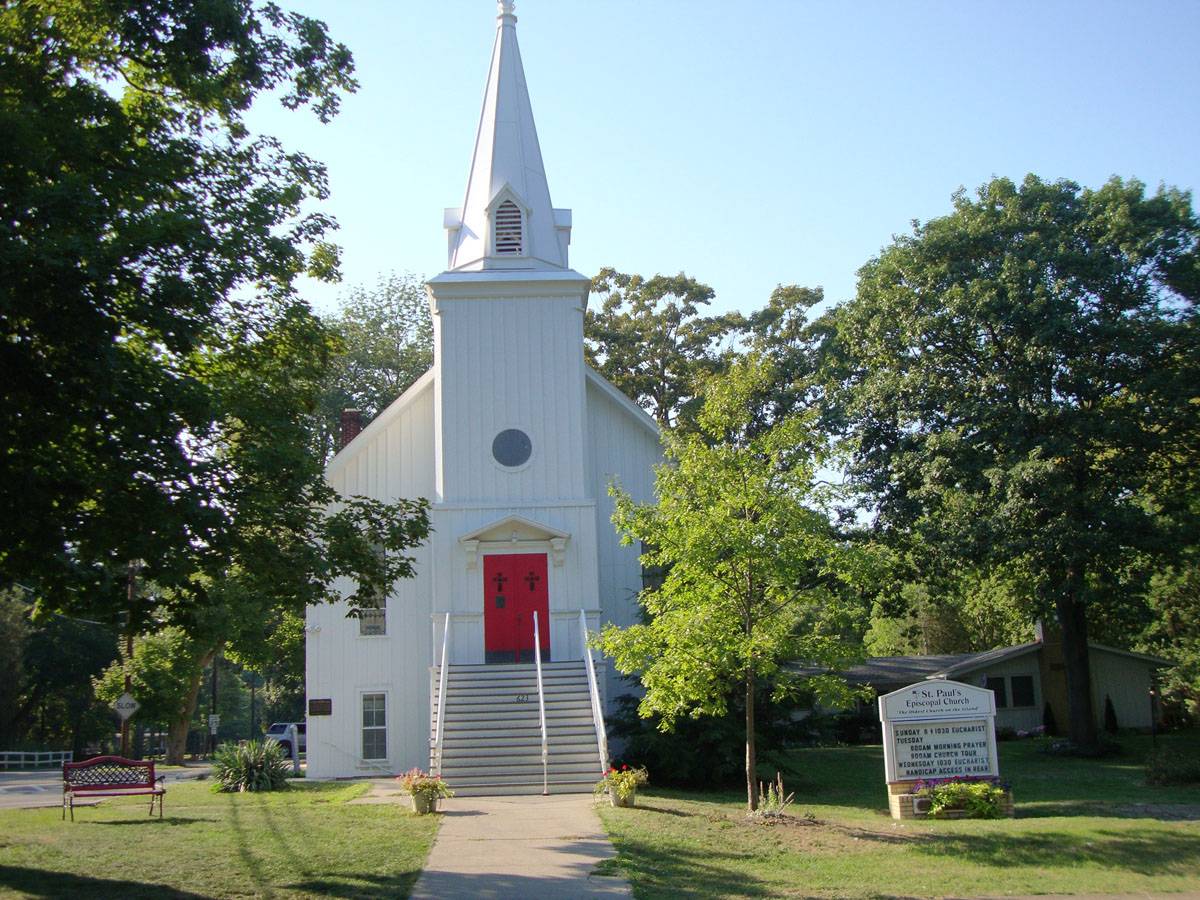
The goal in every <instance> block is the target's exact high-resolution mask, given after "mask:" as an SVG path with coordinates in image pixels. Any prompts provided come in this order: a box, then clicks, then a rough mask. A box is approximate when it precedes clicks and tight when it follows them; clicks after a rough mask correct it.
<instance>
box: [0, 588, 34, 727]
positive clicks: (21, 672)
mask: <svg viewBox="0 0 1200 900" xmlns="http://www.w3.org/2000/svg"><path fill="white" fill-rule="evenodd" d="M30 630H31V626H30V624H29V604H28V603H26V602H25V600H24V597H23V596H22V594H21V591H19V590H17V589H10V590H5V591H0V746H3V747H5V748H6V749H17V747H18V742H19V741H20V739H21V737H23V731H24V729H23V728H21V719H22V718H23V716H22V709H21V707H22V703H21V695H22V693H23V692H24V687H25V658H24V657H25V642H26V641H27V640H28V639H29V632H30Z"/></svg>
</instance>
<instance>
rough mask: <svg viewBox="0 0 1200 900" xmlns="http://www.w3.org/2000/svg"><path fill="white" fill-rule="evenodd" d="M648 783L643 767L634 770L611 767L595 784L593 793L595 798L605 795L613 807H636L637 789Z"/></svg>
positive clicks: (647, 775) (625, 767)
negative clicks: (594, 792)
mask: <svg viewBox="0 0 1200 900" xmlns="http://www.w3.org/2000/svg"><path fill="white" fill-rule="evenodd" d="M649 783H650V776H649V774H647V772H646V768H645V767H644V766H642V767H639V768H636V769H631V768H629V766H625V765H623V766H621V768H619V769H618V768H616V767H615V766H613V767H611V768H609V770H608V771H607V772H605V773H604V777H603V778H601V779H600V780H599V781H597V782H596V789H595V791H596V795H597V796H599V795H600V794H604V793H607V794H608V799H609V800H610V801H611V802H612V805H613V806H636V805H637V789H638V788H639V787H641V786H642V785H645V784H649Z"/></svg>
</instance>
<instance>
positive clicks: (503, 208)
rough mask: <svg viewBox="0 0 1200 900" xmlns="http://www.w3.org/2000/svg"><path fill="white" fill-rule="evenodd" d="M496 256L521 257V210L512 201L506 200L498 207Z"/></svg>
mask: <svg viewBox="0 0 1200 900" xmlns="http://www.w3.org/2000/svg"><path fill="white" fill-rule="evenodd" d="M495 229H496V231H495V238H496V240H495V243H494V245H493V246H494V248H495V255H496V256H520V255H521V245H522V240H521V239H522V235H521V210H520V208H519V207H518V206H517V204H515V203H513V202H512V201H511V200H505V201H504V202H503V203H501V204H500V205H499V206H498V207H496V224H495Z"/></svg>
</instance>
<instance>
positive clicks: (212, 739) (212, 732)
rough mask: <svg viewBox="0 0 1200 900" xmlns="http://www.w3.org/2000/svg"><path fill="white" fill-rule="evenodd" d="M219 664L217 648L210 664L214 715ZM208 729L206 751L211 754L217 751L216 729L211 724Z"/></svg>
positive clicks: (214, 713) (219, 655)
mask: <svg viewBox="0 0 1200 900" xmlns="http://www.w3.org/2000/svg"><path fill="white" fill-rule="evenodd" d="M220 664H221V651H220V650H219V649H218V650H217V652H216V653H214V654H213V663H212V666H213V671H212V714H213V715H214V716H215V715H216V714H217V667H218V666H219V665H220ZM209 721H210V722H211V721H214V720H212V719H210V720H209ZM208 731H209V736H208V752H209V755H210V756H211V755H212V754H214V753H216V752H217V729H216V728H213V727H212V726H211V725H209V728H208Z"/></svg>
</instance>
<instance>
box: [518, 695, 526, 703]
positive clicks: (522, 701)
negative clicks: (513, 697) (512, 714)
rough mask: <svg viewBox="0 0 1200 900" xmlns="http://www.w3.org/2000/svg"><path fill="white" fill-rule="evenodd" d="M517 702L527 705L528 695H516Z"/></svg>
mask: <svg viewBox="0 0 1200 900" xmlns="http://www.w3.org/2000/svg"><path fill="white" fill-rule="evenodd" d="M517 702H518V703H528V702H529V695H528V694H517Z"/></svg>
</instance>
